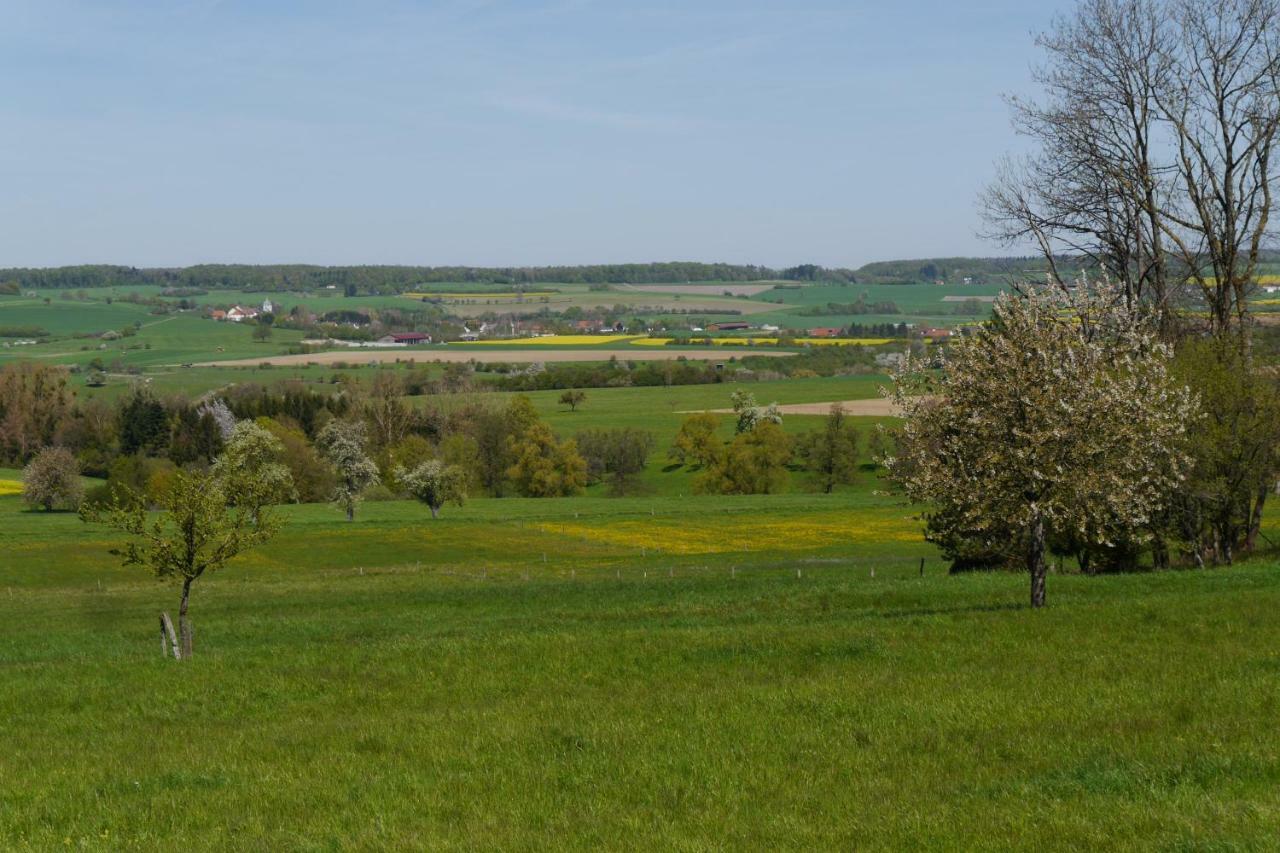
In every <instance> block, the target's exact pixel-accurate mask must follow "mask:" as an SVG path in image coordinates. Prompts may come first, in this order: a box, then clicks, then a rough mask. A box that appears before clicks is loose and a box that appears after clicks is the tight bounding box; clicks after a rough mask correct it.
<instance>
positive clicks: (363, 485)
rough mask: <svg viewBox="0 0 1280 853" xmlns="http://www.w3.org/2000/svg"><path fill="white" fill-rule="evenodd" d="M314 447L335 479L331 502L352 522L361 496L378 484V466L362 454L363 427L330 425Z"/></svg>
mask: <svg viewBox="0 0 1280 853" xmlns="http://www.w3.org/2000/svg"><path fill="white" fill-rule="evenodd" d="M316 445H317V446H318V447H319V448H320V452H321V453H323V454H324V456H325V458H326V459H328V460H329V462H330V464H332V465H333V468H334V471H335V472H336V473H337V475H338V486H337V488H336V489H335V490H334V493H333V501H334V503H336V504H338V505H339V506H341V507H342V508H343V509H344V510H346V512H347V521H354V520H355V517H356V504H357V503H359V502H360V494H361V492H363V491H364V490H365V489H367V488H369V487H370V486H372V485H374V484H375V483H377V482H378V466H377V465H375V464H374V463H373V460H372V459H370V458H369V454H368V453H367V452H366V451H365V429H364V424H363V423H360V422H359V421H331V422H330V423H329V424H328V425H327V426H326V427H325V428H324V429H322V430H320V434H319V435H318V436H316Z"/></svg>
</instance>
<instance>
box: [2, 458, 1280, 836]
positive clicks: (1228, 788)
mask: <svg viewBox="0 0 1280 853" xmlns="http://www.w3.org/2000/svg"><path fill="white" fill-rule="evenodd" d="M3 474H7V475H9V476H12V474H13V472H3ZM286 513H287V515H288V517H289V526H288V527H287V528H286V531H285V533H284V534H283V535H282V536H281V537H280V538H279V539H277V540H276V541H275V542H273V543H272V544H271V545H270V546H268V547H267V548H265V549H264V550H263V551H261V552H260V553H255V554H250V555H247V556H245V557H243V558H240V559H238V560H237V561H236V562H235V563H234V564H233V565H232V566H230V567H229V568H228V569H227V570H226V571H225V572H223V573H222V574H221V575H216V576H213V577H210V578H208V579H206V580H204V581H201V583H200V585H199V586H198V587H197V591H196V595H195V598H194V606H193V614H194V615H195V618H196V620H197V621H196V625H197V635H196V636H197V648H198V657H197V659H196V660H195V661H194V662H193V663H192V664H189V665H183V666H178V665H175V664H174V663H173V662H171V661H165V660H162V659H161V658H160V655H159V650H158V644H157V636H156V625H155V623H156V613H157V612H158V611H159V610H160V609H162V608H168V609H172V608H173V606H174V605H175V603H176V601H175V598H176V595H175V590H174V589H173V588H171V587H167V586H161V585H158V584H157V583H155V582H154V581H152V580H150V579H148V578H146V577H144V576H139V575H138V574H136V573H135V572H133V571H128V570H125V569H122V568H119V567H118V566H117V565H116V564H115V562H114V560H113V558H111V557H110V556H109V555H107V554H106V553H105V551H106V549H107V547H109V545H110V543H111V539H110V538H109V537H108V536H106V535H105V534H104V532H103V531H102V530H100V529H97V528H91V527H87V526H85V525H83V524H82V523H81V522H80V521H79V520H78V519H76V518H75V517H74V516H71V515H67V514H53V515H44V514H40V513H32V512H24V511H20V504H19V501H18V499H17V498H0V548H2V549H3V553H4V554H5V563H4V570H3V572H0V667H3V672H4V674H5V675H4V684H5V690H4V691H2V692H0V733H2V734H3V737H4V741H5V744H6V748H5V749H4V750H3V751H0V847H4V848H8V849H25V848H30V849H51V848H54V847H58V848H63V847H66V846H70V847H77V848H82V849H132V848H146V849H151V848H157V847H175V846H179V847H183V848H187V849H211V848H223V849H226V848H243V847H250V848H253V849H278V848H282V847H286V848H291V849H352V848H355V849H388V848H390V849H421V848H424V847H429V848H436V849H439V848H462V849H476V848H495V847H500V848H512V847H517V848H546V847H553V848H578V849H583V848H599V847H608V848H612V849H640V848H653V847H672V846H674V847H678V848H680V849H725V848H743V847H750V848H756V847H777V848H786V849H813V848H816V847H817V848H831V847H841V848H850V847H877V848H902V847H920V846H930V847H942V848H972V847H984V848H1005V849H1012V848H1020V849H1027V848H1035V849H1081V848H1089V847H1113V848H1114V847H1161V848H1177V849H1261V848H1265V847H1270V846H1271V845H1272V843H1273V842H1274V839H1275V838H1276V834H1277V832H1280V735H1278V734H1277V731H1276V728H1275V726H1274V721H1275V718H1276V714H1277V712H1278V710H1280V709H1278V707H1277V701H1278V699H1277V697H1280V652H1277V649H1278V648H1280V620H1276V619H1275V618H1274V615H1275V612H1276V608H1277V607H1278V606H1280V571H1278V569H1280V567H1277V566H1276V565H1274V564H1272V563H1269V562H1265V561H1258V562H1253V563H1249V564H1245V565H1241V566H1237V567H1235V568H1230V569H1222V570H1216V571H1207V572H1169V573H1158V574H1132V575H1125V576H1115V577H1099V578H1086V577H1081V576H1077V575H1062V576H1054V577H1052V578H1051V579H1050V602H1051V607H1050V608H1049V609H1048V610H1046V611H1043V612H1033V611H1031V610H1030V609H1028V608H1026V607H1024V606H1023V602H1024V599H1025V596H1026V589H1025V586H1026V581H1025V578H1023V577H1022V576H1020V575H1016V574H1003V573H997V574H985V575H972V576H967V577H948V576H946V575H945V574H944V567H943V565H942V564H941V562H940V561H939V560H937V558H936V556H935V555H934V554H933V552H932V550H931V549H930V548H929V547H928V546H926V545H925V544H924V543H922V542H921V541H920V540H919V537H918V525H917V524H916V522H914V521H912V519H911V513H910V511H909V510H908V509H907V508H906V507H903V506H900V505H897V504H896V503H894V502H893V501H891V500H889V499H886V498H883V497H880V496H877V495H875V494H873V491H872V485H871V484H865V485H864V486H863V487H860V488H855V489H852V490H849V491H846V492H843V493H840V494H837V495H834V496H817V495H806V494H794V495H787V496H773V497H768V498H687V499H683V500H681V499H675V498H664V499H661V500H655V499H651V498H635V499H612V500H609V499H591V498H578V499H567V500H531V499H503V500H478V501H474V502H472V503H470V504H469V505H468V506H467V507H465V508H463V509H461V510H458V509H453V508H450V509H448V510H446V512H445V514H444V516H443V517H442V519H441V520H440V521H438V522H432V521H430V520H429V518H427V516H426V513H425V511H424V510H423V509H421V508H420V507H418V506H416V505H412V504H408V503H402V502H389V503H370V504H366V505H364V506H363V507H362V509H361V512H360V514H359V515H358V517H357V521H356V522H355V523H354V524H350V525H348V524H347V523H345V522H343V521H342V520H341V516H340V514H339V513H338V511H336V510H334V509H332V508H329V507H323V506H309V507H297V508H291V509H288V510H286ZM920 557H925V558H926V563H925V573H924V576H923V577H921V576H920V574H919V565H920V563H919V560H920Z"/></svg>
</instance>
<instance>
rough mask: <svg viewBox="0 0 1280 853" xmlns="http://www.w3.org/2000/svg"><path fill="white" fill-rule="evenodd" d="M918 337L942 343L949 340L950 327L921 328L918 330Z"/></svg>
mask: <svg viewBox="0 0 1280 853" xmlns="http://www.w3.org/2000/svg"><path fill="white" fill-rule="evenodd" d="M920 337H922V338H925V339H927V340H930V341H933V342H934V343H935V344H939V343H943V342H944V341H949V340H951V330H950V329H931V328H928V327H926V328H923V329H921V330H920Z"/></svg>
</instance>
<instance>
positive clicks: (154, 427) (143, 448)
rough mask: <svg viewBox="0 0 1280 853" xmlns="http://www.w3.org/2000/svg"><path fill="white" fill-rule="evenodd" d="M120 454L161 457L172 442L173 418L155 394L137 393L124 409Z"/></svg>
mask: <svg viewBox="0 0 1280 853" xmlns="http://www.w3.org/2000/svg"><path fill="white" fill-rule="evenodd" d="M118 417H119V419H120V452H121V453H123V454H125V455H126V456H128V455H131V454H134V453H142V454H144V455H147V456H159V455H161V451H163V450H164V448H165V446H166V445H167V444H168V442H169V417H168V415H167V414H166V413H165V410H164V406H163V405H162V404H161V402H160V401H159V400H157V399H156V398H155V395H154V394H152V393H151V392H150V391H148V390H146V389H145V388H140V389H138V390H136V391H134V392H133V393H132V394H131V395H130V396H129V398H128V399H127V400H125V402H124V404H123V405H121V406H120V411H119V415H118Z"/></svg>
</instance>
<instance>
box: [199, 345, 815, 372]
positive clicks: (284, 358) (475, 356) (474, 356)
mask: <svg viewBox="0 0 1280 853" xmlns="http://www.w3.org/2000/svg"><path fill="white" fill-rule="evenodd" d="M744 354H748V353H744V352H743V351H742V349H741V348H737V349H733V350H730V351H727V352H726V351H725V349H723V348H721V349H662V348H657V347H653V348H646V347H633V348H631V349H625V350H622V349H610V350H601V349H542V350H539V349H533V348H529V349H520V350H485V349H481V348H479V347H477V348H475V349H466V350H461V349H433V350H412V349H398V348H391V347H388V348H386V349H377V350H369V349H351V350H341V351H336V352H335V351H330V352H313V353H308V354H303V355H276V356H267V357H264V358H236V359H228V360H226V361H202V362H198V363H197V364H196V366H197V367H254V366H257V365H259V364H263V363H266V364H275V365H299V364H309V363H310V364H326V365H327V364H334V363H335V362H339V361H345V362H346V363H347V364H375V363H376V364H381V363H394V362H396V361H397V360H399V361H409V360H410V359H412V360H414V361H417V362H421V363H423V364H430V363H431V362H433V361H442V362H443V361H472V360H474V361H478V362H482V363H485V364H491V363H493V362H512V363H520V364H530V363H533V362H535V361H543V362H552V361H608V360H609V358H610V356H615V355H616V356H617V357H618V358H619V359H621V360H622V361H675V360H676V359H679V358H687V359H690V360H693V361H728V360H729V359H730V358H732V357H734V356H742V355H744ZM749 354H750V355H753V356H756V355H764V356H770V357H773V358H785V357H786V356H791V355H795V353H793V352H769V351H767V350H764V349H753V350H750V351H749Z"/></svg>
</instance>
